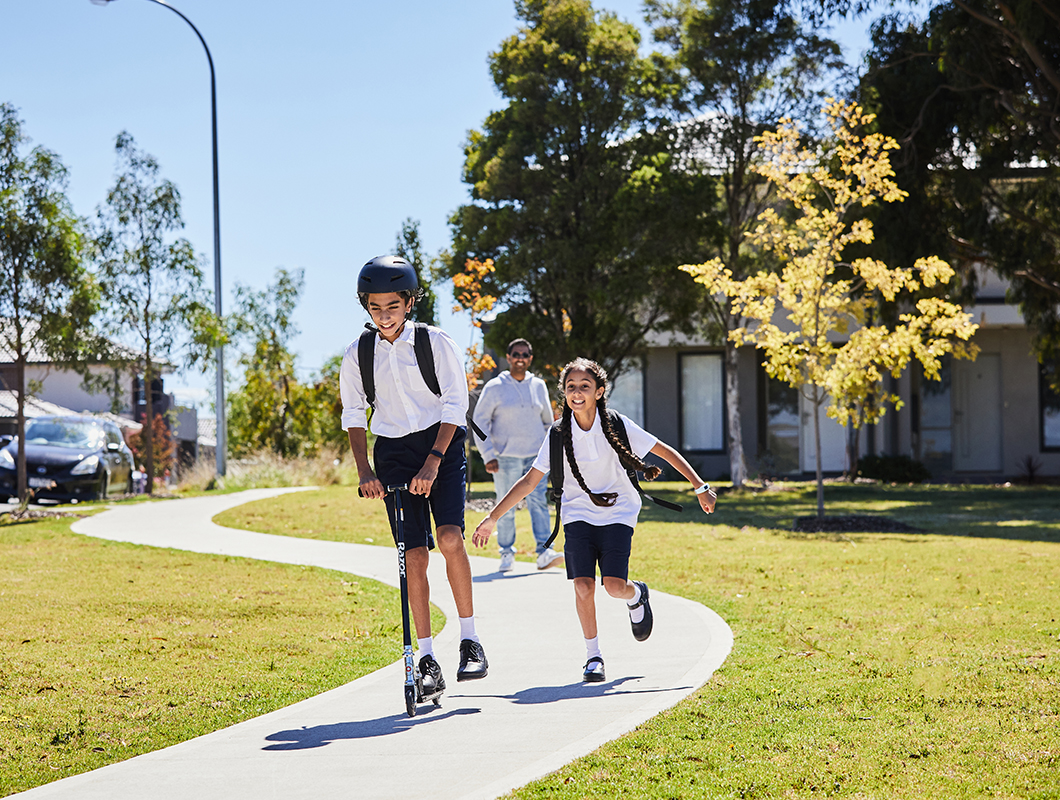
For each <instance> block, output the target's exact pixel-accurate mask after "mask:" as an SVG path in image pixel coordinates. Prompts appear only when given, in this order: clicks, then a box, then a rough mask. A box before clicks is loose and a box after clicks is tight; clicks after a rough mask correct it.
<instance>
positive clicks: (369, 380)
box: [357, 328, 376, 409]
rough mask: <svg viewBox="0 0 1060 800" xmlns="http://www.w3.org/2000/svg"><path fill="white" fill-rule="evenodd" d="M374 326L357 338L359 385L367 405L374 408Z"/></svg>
mask: <svg viewBox="0 0 1060 800" xmlns="http://www.w3.org/2000/svg"><path fill="white" fill-rule="evenodd" d="M375 335H376V330H375V328H369V329H368V330H366V331H365V332H364V333H362V334H361V338H360V339H358V340H357V365H358V366H359V367H360V368H361V385H362V386H363V387H364V396H365V398H366V399H367V400H368V405H369V406H370V407H371V408H373V409H374V408H375Z"/></svg>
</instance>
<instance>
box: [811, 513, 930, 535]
mask: <svg viewBox="0 0 1060 800" xmlns="http://www.w3.org/2000/svg"><path fill="white" fill-rule="evenodd" d="M793 530H795V531H796V532H797V533H920V532H921V530H920V529H919V528H914V527H913V526H911V525H906V524H905V523H904V522H899V521H898V520H896V519H890V518H888V517H874V516H870V515H858V514H855V515H851V516H849V517H796V518H795V526H794V528H793Z"/></svg>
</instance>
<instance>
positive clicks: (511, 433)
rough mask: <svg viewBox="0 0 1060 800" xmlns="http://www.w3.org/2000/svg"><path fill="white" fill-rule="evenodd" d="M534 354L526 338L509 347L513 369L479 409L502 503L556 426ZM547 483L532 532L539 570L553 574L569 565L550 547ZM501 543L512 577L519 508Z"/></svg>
mask: <svg viewBox="0 0 1060 800" xmlns="http://www.w3.org/2000/svg"><path fill="white" fill-rule="evenodd" d="M533 360H534V351H533V348H532V347H531V346H530V343H529V342H528V341H526V339H515V340H513V341H512V342H511V343H509V345H508V369H507V370H505V371H504V372H502V373H501V374H500V375H498V376H497V377H496V378H493V379H492V380H491V381H489V382H488V383H486V385H485V386H484V387H483V388H482V394H481V395H480V396H479V400H478V404H477V405H476V406H475V423H476V424H477V425H478V426H479V427H480V428H481V429H482V432H483V433H485V434H486V440H485V441H484V442H483V441H480V442H479V452H480V453H481V454H482V460H483V461H485V462H486V472H488V473H490V474H491V475H493V488H494V491H495V492H496V493H497V499H498V500H500V499H501V498H502V497H504V495H506V494H507V493H508V490H509V489H511V488H512V486H514V485H515V482H516V481H517V480H519V479H520V478H521V477H523V475H525V474H526V472H527V470H529V469H530V467H531V466H533V464H534V459H535V458H536V457H537V453H538V451H539V450H540V449H541V443H542V442H543V441H544V440H545V436H547V435H548V430H549V428H550V427H551V425H552V421H553V415H552V404H551V403H550V402H549V399H548V388H547V387H546V386H545V382H544V381H543V380H541V379H540V378H538V377H535V376H534V375H533V374H532V373H531V372H530V365H531V363H533ZM547 483H548V482H547V481H541V482H540V483H539V484H538V486H537V488H536V489H535V490H534V491H533V492H531V493H530V494H529V495H528V496H527V498H526V504H527V506H528V507H529V509H530V527H531V529H532V530H533V532H534V539H535V540H536V541H537V568H538V569H548V568H549V567H551V566H559V565H560V564H562V563H563V555H562V554H561V553H557V552H556V551H555V550H553V549H552V548H551V547H545V542H547V541H548V537H549V535H550V534H551V530H550V529H549V524H548V498H547V497H546V494H545V485H546V484H547ZM497 543H498V544H499V545H500V550H501V564H500V571H501V572H510V571H511V569H512V567H513V565H514V563H515V509H512V510H511V511H509V512H508V513H507V514H505V515H504V516H503V517H501V518H500V520H499V521H498V523H497Z"/></svg>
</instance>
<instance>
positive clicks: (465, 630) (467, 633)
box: [457, 617, 478, 642]
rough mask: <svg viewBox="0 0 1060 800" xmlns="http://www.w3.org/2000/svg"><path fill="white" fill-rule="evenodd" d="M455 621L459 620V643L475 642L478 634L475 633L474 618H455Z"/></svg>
mask: <svg viewBox="0 0 1060 800" xmlns="http://www.w3.org/2000/svg"><path fill="white" fill-rule="evenodd" d="M457 619H458V620H460V641H464V639H470V640H471V641H473V642H477V641H478V634H477V633H475V618H474V617H457Z"/></svg>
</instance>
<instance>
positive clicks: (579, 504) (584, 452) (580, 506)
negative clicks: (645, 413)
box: [534, 413, 659, 528]
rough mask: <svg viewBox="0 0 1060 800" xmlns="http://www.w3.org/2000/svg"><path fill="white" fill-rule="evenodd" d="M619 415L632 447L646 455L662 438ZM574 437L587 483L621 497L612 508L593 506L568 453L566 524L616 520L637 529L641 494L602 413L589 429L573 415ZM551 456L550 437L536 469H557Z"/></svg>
mask: <svg viewBox="0 0 1060 800" xmlns="http://www.w3.org/2000/svg"><path fill="white" fill-rule="evenodd" d="M619 416H621V417H622V421H623V422H624V423H625V424H626V435H627V436H629V449H630V450H632V451H633V452H634V453H636V454H637V455H638V456H640V457H641V458H644V457H645V456H646V455H648V453H649V452H651V449H652V448H653V447H655V445H656V443H657V442H658V441H659V440H658V439H656V438H655V437H654V436H653V435H652V434H650V433H648V432H647V431H646V430H644V429H643V428H642V427H640V426H639V425H637V423H635V422H633V420H631V419H630V418H629V417H627V416H626V415H625V414H620V415H619ZM571 439H572V444H573V445H574V459H575V461H577V462H578V470H579V471H580V472H581V474H582V477H583V478H584V479H585V485H586V486H588V487H589V489H590V491H593V492H595V493H596V494H604V493H606V492H615V493H617V494H618V498H617V499H616V500H615V504H614V505H613V506H610V507H603V506H597V505H593V501H592V500H590V499H589V495H587V494H586V493H585V492H584V491H583V490H582V487H581V486H579V485H578V480H577V478H575V477H574V475H573V473H572V472H571V470H570V465H569V464H568V463H567V458H566V455H564V458H563V504H562V505H561V506H560V516H561V517H562V519H563V522H564V524H566V523H568V522H588V523H590V524H592V525H611V524H613V523H616V524H620V525H628V526H629V527H631V528H635V527H636V526H637V515H638V514H639V513H640V495H639V494H637V490H636V489H634V488H633V483H632V482H631V481H630V480H629V476H628V475H627V474H626V469H625V467H623V466H622V462H621V461H619V459H618V453H616V452H615V450H614V448H613V447H611V443H610V442H608V441H607V437H606V436H604V429H603V427H601V425H600V414H599V413H597V415H596V418H595V419H594V420H593V425H592V427H591V428H590V429H589V430H587V431H583V430H582V429H581V426H579V425H578V423H577V421H576V420H574V419H573V416H572V418H571ZM551 457H552V452H551V448H550V447H549V437H547V436H546V437H545V441H544V442H543V443H542V445H541V450H540V451H539V452H538V454H537V458H536V459H535V460H534V469H536V470H540V471H541V472H548V471H549V470H550V469H555V465H554V464H550V463H549V461H550V460H551Z"/></svg>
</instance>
